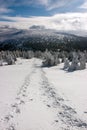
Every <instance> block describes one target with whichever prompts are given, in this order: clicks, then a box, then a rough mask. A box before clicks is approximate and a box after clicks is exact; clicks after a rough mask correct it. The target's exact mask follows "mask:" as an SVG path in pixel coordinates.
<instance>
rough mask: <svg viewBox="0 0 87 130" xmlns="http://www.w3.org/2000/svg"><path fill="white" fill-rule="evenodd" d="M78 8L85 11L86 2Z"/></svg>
mask: <svg viewBox="0 0 87 130" xmlns="http://www.w3.org/2000/svg"><path fill="white" fill-rule="evenodd" d="M80 8H82V9H87V1H85V2H84V3H83V4H82V5H81V6H80Z"/></svg>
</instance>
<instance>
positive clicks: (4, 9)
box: [0, 7, 13, 14]
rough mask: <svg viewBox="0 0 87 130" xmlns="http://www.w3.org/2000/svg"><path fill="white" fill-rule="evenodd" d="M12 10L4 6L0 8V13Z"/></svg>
mask: <svg viewBox="0 0 87 130" xmlns="http://www.w3.org/2000/svg"><path fill="white" fill-rule="evenodd" d="M12 11H13V10H11V9H8V8H5V7H2V8H0V14H2V13H9V12H12Z"/></svg>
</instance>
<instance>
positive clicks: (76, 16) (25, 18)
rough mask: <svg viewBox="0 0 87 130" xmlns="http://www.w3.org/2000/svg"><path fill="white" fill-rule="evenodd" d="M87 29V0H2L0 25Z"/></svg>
mask: <svg viewBox="0 0 87 130" xmlns="http://www.w3.org/2000/svg"><path fill="white" fill-rule="evenodd" d="M5 25H7V26H9V27H15V28H18V29H29V28H30V27H31V26H33V25H35V26H44V27H45V28H47V29H56V30H64V31H67V30H68V31H72V30H73V31H77V30H78V31H84V32H85V31H87V0H0V27H2V26H5Z"/></svg>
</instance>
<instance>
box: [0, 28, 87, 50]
mask: <svg viewBox="0 0 87 130" xmlns="http://www.w3.org/2000/svg"><path fill="white" fill-rule="evenodd" d="M46 48H48V49H51V50H52V49H53V50H55V49H62V50H68V51H69V50H71V49H81V50H84V49H87V37H81V36H76V35H72V34H70V33H64V32H58V31H56V30H50V29H38V30H37V29H29V30H20V29H14V28H7V29H1V30H0V50H17V49H23V50H27V49H32V50H34V51H36V50H41V51H44V50H46Z"/></svg>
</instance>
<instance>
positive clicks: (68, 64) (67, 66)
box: [64, 58, 70, 70]
mask: <svg viewBox="0 0 87 130" xmlns="http://www.w3.org/2000/svg"><path fill="white" fill-rule="evenodd" d="M69 67H70V63H69V60H68V58H65V60H64V69H65V70H67V69H68V68H69Z"/></svg>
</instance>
